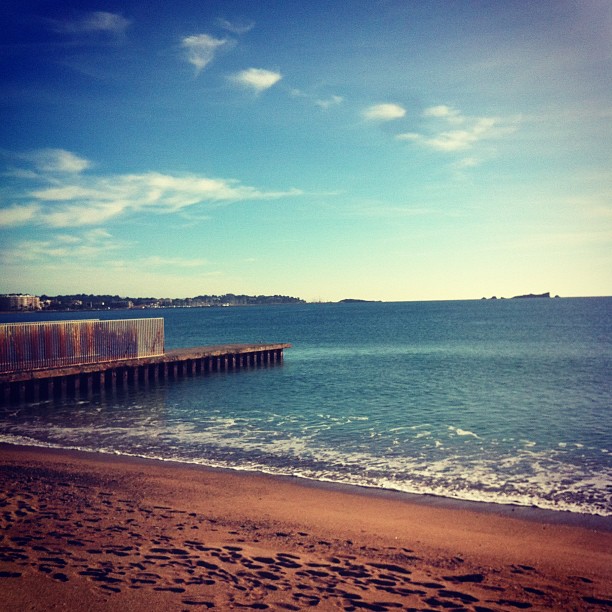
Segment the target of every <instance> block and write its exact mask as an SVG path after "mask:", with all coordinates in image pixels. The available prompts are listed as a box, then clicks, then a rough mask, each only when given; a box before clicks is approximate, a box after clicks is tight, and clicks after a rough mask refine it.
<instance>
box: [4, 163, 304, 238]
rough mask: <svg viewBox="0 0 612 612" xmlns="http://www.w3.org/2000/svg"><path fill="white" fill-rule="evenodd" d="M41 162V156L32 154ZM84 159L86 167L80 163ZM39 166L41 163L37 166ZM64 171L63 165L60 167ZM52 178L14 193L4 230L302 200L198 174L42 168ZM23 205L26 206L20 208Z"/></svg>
mask: <svg viewBox="0 0 612 612" xmlns="http://www.w3.org/2000/svg"><path fill="white" fill-rule="evenodd" d="M63 153H66V154H67V155H63V156H62V155H56V156H55V158H54V159H69V160H73V163H69V164H68V167H69V168H77V167H83V168H86V167H88V165H89V162H88V161H87V160H84V159H82V158H80V157H78V156H76V155H74V154H71V153H69V152H67V151H64V152H63ZM30 158H31V159H32V160H38V159H39V158H38V155H37V154H36V153H35V154H32V155H30ZM74 160H79V162H80V163H76V162H74ZM34 163H37V162H36V161H35V162H34ZM60 166H61V165H60ZM42 167H43V168H46V169H47V174H46V175H45V174H41V175H37V178H38V180H39V181H40V180H44V181H45V182H46V184H45V185H44V186H42V187H39V188H34V189H27V188H25V187H21V188H17V190H15V189H14V190H13V191H12V192H11V193H9V194H8V195H9V197H10V198H11V200H10V203H9V202H7V205H6V206H4V205H3V202H2V201H0V225H1V226H3V227H18V226H22V225H25V224H29V225H32V224H34V225H40V226H46V227H52V228H69V227H82V226H88V225H89V226H91V225H101V224H104V223H106V222H108V221H110V220H112V219H116V218H118V217H121V216H124V215H129V214H133V213H137V212H141V211H146V212H148V213H154V214H172V213H178V212H180V211H183V210H185V209H188V208H191V207H194V206H197V205H208V206H218V205H222V204H229V203H233V202H241V201H253V200H271V199H278V198H283V197H293V196H297V195H301V193H302V192H301V191H300V190H298V189H291V190H288V191H266V190H261V189H258V188H256V187H252V186H249V185H243V184H241V183H240V182H238V181H236V180H234V179H221V178H209V177H205V176H201V175H196V174H188V175H180V176H179V175H172V174H163V173H160V172H145V173H141V174H121V175H112V176H99V175H96V176H90V175H87V174H82V173H76V172H72V173H64V174H57V173H54V170H55V169H56V165H55V164H53V163H52V164H49V165H45V164H43V165H42ZM20 202H21V203H20Z"/></svg>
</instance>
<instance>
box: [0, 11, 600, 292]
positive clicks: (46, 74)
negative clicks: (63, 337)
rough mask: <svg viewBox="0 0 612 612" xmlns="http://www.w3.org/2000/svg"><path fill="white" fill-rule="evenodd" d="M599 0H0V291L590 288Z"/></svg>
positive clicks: (596, 282) (596, 229)
mask: <svg viewBox="0 0 612 612" xmlns="http://www.w3.org/2000/svg"><path fill="white" fill-rule="evenodd" d="M610 74H612V3H611V2H609V1H608V0H580V1H579V2H575V1H574V0H572V1H565V0H553V1H549V0H538V1H537V2H533V1H532V0H521V1H516V0H504V1H503V2H502V1H491V0H478V1H476V0H472V1H469V0H464V1H453V0H446V1H427V0H380V1H378V0H310V1H309V2H303V1H300V2H296V1H292V0H278V1H276V0H269V1H268V0H261V1H253V0H235V1H234V0H223V1H216V0H207V1H206V2H193V1H192V0H173V1H172V2H167V1H166V0H164V1H162V0H152V1H150V2H141V1H140V0H124V1H119V0H117V1H114V0H106V1H105V2H92V1H90V0H63V1H62V2H61V3H60V2H57V0H47V1H44V0H38V1H35V0H4V2H2V4H1V6H0V266H1V268H0V293H32V294H35V295H41V294H47V295H57V294H70V293H86V294H90V293H91V294H111V295H121V296H131V297H191V296H196V295H202V294H217V295H220V294H225V293H236V294H249V295H260V294H269V295H275V294H281V295H290V296H294V297H301V298H303V299H305V300H308V301H316V300H322V301H327V300H334V301H335V300H339V299H343V298H359V299H369V300H384V301H400V300H441V299H472V298H475V299H478V298H480V297H483V296H486V297H491V296H493V295H495V296H498V297H501V296H505V297H511V296H513V295H518V294H524V293H542V292H545V291H550V292H551V293H552V294H553V295H555V294H559V295H561V296H590V295H612V144H611V143H612V128H611V126H612V79H611V78H610Z"/></svg>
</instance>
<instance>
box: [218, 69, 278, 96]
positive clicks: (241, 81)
mask: <svg viewBox="0 0 612 612" xmlns="http://www.w3.org/2000/svg"><path fill="white" fill-rule="evenodd" d="M229 78H230V79H231V80H232V81H233V82H234V83H236V84H238V85H241V86H242V87H246V88H247V89H252V90H254V91H255V92H256V93H260V92H262V91H265V90H266V89H269V88H270V87H272V86H273V85H276V83H278V82H279V81H280V80H281V79H282V78H283V75H282V74H281V73H280V72H274V71H272V70H265V69H264V68H247V69H246V70H241V71H240V72H237V73H235V74H233V75H231V76H230V77H229Z"/></svg>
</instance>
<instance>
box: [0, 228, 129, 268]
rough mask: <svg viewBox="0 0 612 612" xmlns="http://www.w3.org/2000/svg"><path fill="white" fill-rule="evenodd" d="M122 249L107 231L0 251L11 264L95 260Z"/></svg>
mask: <svg viewBox="0 0 612 612" xmlns="http://www.w3.org/2000/svg"><path fill="white" fill-rule="evenodd" d="M121 247H122V245H121V244H120V243H118V242H117V241H115V239H114V238H113V236H112V235H111V234H110V233H109V232H107V231H105V230H98V229H94V230H88V231H85V232H82V233H80V234H56V235H52V236H50V237H48V238H47V239H40V238H39V239H37V240H22V241H20V242H18V243H17V244H16V245H15V246H14V247H13V248H11V249H10V250H0V257H1V258H2V259H3V260H6V259H8V258H10V260H11V263H18V262H30V263H32V262H36V261H45V262H49V260H53V259H60V260H62V261H67V260H74V261H79V260H83V259H86V258H87V259H92V258H96V257H101V256H103V257H104V258H105V259H106V258H107V257H108V255H109V253H110V252H112V251H116V250H118V249H120V248H121Z"/></svg>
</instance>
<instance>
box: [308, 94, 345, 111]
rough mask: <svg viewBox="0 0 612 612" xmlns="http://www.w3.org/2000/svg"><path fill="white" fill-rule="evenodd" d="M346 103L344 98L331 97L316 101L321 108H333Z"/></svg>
mask: <svg viewBox="0 0 612 612" xmlns="http://www.w3.org/2000/svg"><path fill="white" fill-rule="evenodd" d="M342 102H344V98H343V97H342V96H330V97H329V98H325V99H322V100H315V104H316V105H317V106H319V107H320V108H325V109H327V108H330V107H332V106H338V104H342Z"/></svg>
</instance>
